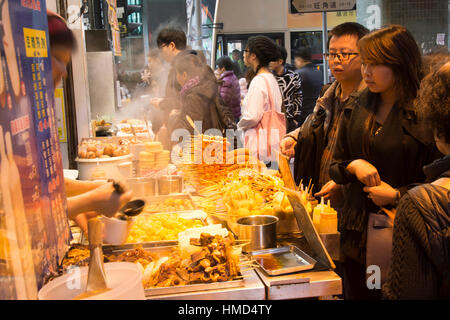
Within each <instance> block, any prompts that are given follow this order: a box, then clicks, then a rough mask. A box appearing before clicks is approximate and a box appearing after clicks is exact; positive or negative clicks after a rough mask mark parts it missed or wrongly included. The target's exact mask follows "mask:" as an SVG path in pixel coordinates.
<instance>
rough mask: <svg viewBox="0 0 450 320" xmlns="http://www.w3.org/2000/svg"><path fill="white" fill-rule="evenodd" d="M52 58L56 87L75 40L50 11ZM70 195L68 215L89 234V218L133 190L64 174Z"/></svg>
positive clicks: (111, 210)
mask: <svg viewBox="0 0 450 320" xmlns="http://www.w3.org/2000/svg"><path fill="white" fill-rule="evenodd" d="M47 20H48V30H49V36H50V48H51V49H50V54H51V59H52V75H53V84H54V86H55V87H56V86H57V85H58V84H59V83H60V82H61V80H62V79H63V78H65V77H66V76H67V69H66V67H67V65H68V63H69V62H70V60H71V57H72V51H73V50H75V49H76V41H75V38H74V36H73V33H72V31H71V30H70V29H69V28H68V26H67V24H66V22H65V21H64V19H63V18H62V17H61V16H59V15H57V14H56V13H53V12H51V11H47ZM64 184H65V188H66V195H67V207H68V217H69V219H72V220H74V221H75V222H77V224H78V225H79V226H80V227H81V229H82V230H83V232H85V233H86V234H87V220H88V219H89V218H91V217H93V216H96V215H98V214H103V215H106V216H112V215H114V214H115V213H116V212H117V211H118V210H119V209H120V208H121V207H123V206H124V205H125V204H126V203H127V202H128V201H130V200H131V197H132V192H131V191H126V190H125V189H124V191H125V192H124V193H122V194H121V195H120V194H119V193H117V192H115V189H114V187H113V183H111V182H107V181H79V180H72V179H69V178H64Z"/></svg>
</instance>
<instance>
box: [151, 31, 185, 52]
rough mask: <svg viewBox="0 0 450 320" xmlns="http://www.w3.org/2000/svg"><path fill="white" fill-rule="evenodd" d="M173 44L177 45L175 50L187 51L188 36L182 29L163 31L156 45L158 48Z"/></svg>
mask: <svg viewBox="0 0 450 320" xmlns="http://www.w3.org/2000/svg"><path fill="white" fill-rule="evenodd" d="M171 42H173V43H174V44H175V48H177V49H178V50H184V49H186V34H185V33H184V31H183V30H181V29H175V28H165V29H162V30H161V31H160V32H159V34H158V38H157V39H156V43H157V44H158V48H160V47H161V46H162V45H168V44H170V43H171Z"/></svg>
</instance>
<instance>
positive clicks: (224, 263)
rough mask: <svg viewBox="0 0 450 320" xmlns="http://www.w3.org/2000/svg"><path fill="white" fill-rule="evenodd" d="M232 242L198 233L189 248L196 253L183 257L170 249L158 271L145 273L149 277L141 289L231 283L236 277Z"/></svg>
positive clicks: (181, 253)
mask: <svg viewBox="0 0 450 320" xmlns="http://www.w3.org/2000/svg"><path fill="white" fill-rule="evenodd" d="M233 241H234V239H233V237H232V235H230V236H228V237H225V238H224V237H222V236H220V235H216V236H211V235H209V234H206V233H202V234H201V236H200V238H199V239H191V244H192V245H197V246H199V250H198V251H196V252H195V253H193V254H191V255H189V256H188V257H185V256H186V253H184V252H181V251H180V250H179V249H174V251H173V252H172V253H171V255H170V256H169V257H168V258H167V260H166V261H164V262H162V263H160V265H159V267H158V266H154V267H153V269H152V270H151V272H150V271H148V274H150V273H151V274H152V275H151V276H148V277H146V279H145V280H146V281H144V287H145V288H151V287H170V286H178V285H188V284H196V283H211V282H221V281H230V280H233V279H235V278H236V277H237V276H240V268H239V256H238V255H236V254H235V253H234V250H233V247H232V244H233ZM156 267H158V268H156ZM155 269H156V270H155ZM144 272H145V271H144Z"/></svg>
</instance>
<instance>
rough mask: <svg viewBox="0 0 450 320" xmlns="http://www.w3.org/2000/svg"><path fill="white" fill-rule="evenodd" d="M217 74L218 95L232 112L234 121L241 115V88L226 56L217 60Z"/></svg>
mask: <svg viewBox="0 0 450 320" xmlns="http://www.w3.org/2000/svg"><path fill="white" fill-rule="evenodd" d="M216 72H217V74H219V80H220V81H221V85H220V96H221V97H222V100H223V102H224V104H225V106H227V107H228V108H229V109H230V111H231V112H232V113H233V116H234V119H235V121H236V122H238V121H239V118H240V117H241V89H240V86H239V80H238V78H237V77H236V75H235V74H234V72H233V63H232V61H231V59H230V57H228V56H223V57H221V58H219V59H218V60H217V70H216Z"/></svg>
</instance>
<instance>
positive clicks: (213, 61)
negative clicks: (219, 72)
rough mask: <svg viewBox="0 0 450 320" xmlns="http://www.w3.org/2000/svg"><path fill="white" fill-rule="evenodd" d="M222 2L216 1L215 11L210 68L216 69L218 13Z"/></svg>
mask: <svg viewBox="0 0 450 320" xmlns="http://www.w3.org/2000/svg"><path fill="white" fill-rule="evenodd" d="M219 5H220V0H216V8H215V10H214V24H213V34H212V47H211V65H210V67H211V68H212V69H213V70H215V69H216V42H217V28H216V25H217V13H218V12H219Z"/></svg>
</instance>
